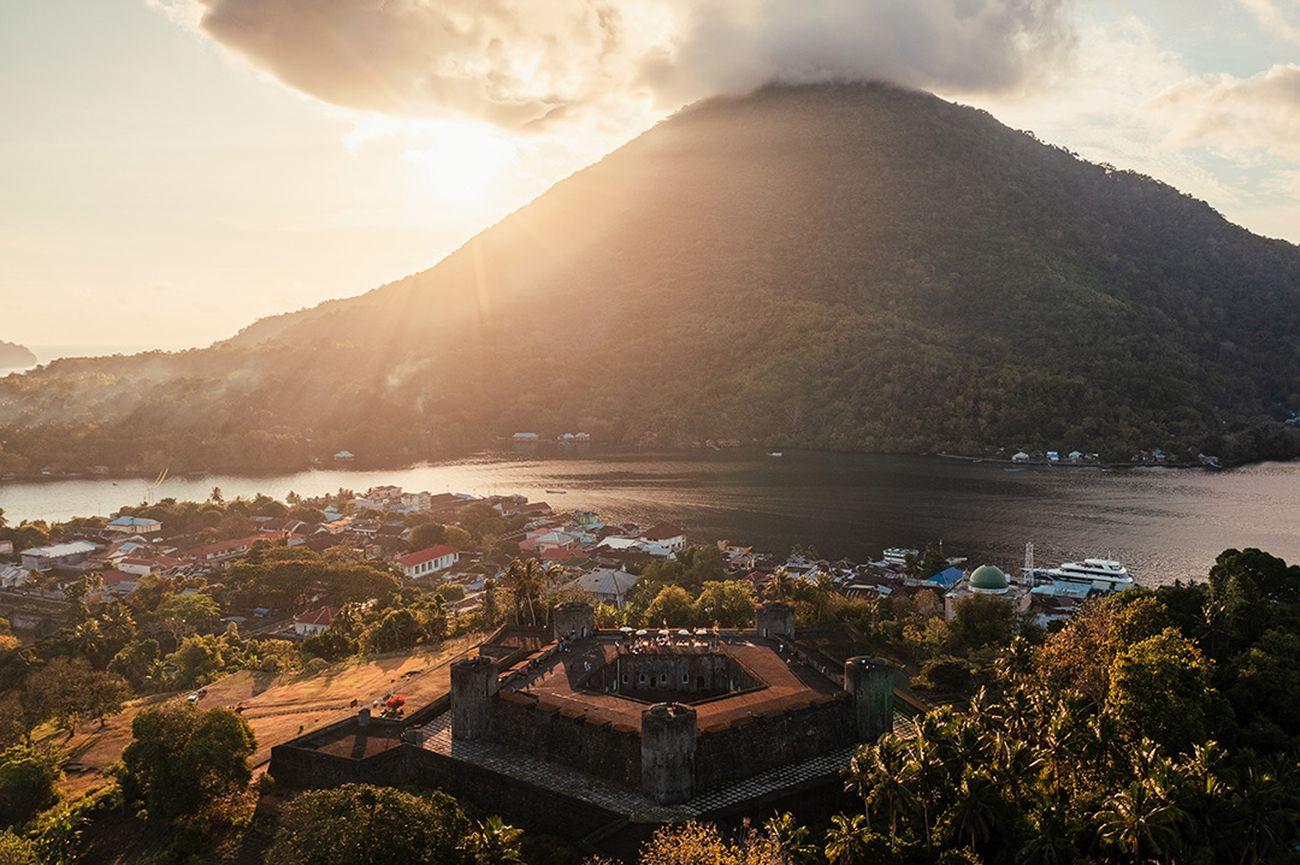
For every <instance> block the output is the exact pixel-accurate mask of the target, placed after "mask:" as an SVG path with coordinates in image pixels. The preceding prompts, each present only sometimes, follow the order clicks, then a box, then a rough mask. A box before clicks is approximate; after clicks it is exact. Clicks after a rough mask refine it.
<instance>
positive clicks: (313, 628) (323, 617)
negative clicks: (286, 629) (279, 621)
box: [293, 607, 334, 637]
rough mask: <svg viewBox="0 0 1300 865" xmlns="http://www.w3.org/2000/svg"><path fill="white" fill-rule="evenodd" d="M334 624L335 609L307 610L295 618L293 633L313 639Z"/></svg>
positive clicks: (319, 608)
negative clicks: (312, 637)
mask: <svg viewBox="0 0 1300 865" xmlns="http://www.w3.org/2000/svg"><path fill="white" fill-rule="evenodd" d="M333 623H334V608H333V607H318V608H317V609H314V610H305V611H303V612H301V613H299V614H298V615H296V616H294V617H293V632H294V633H295V634H297V635H299V636H301V637H311V636H314V635H316V634H319V633H320V632H321V631H325V630H328V629H329V626H330V625H331V624H333Z"/></svg>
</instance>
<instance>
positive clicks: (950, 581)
mask: <svg viewBox="0 0 1300 865" xmlns="http://www.w3.org/2000/svg"><path fill="white" fill-rule="evenodd" d="M964 576H966V575H965V574H964V573H963V572H962V569H961V568H956V567H951V566H950V567H947V568H944V569H943V570H942V571H940V572H939V573H937V574H931V575H930V576H929V577H927V578H926V580H925V581H926V582H927V583H932V584H934V585H936V586H939V587H940V588H943V589H951V588H952V587H953V586H955V585H957V584H958V583H959V582H961V579H962V577H964Z"/></svg>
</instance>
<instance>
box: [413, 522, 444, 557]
mask: <svg viewBox="0 0 1300 865" xmlns="http://www.w3.org/2000/svg"><path fill="white" fill-rule="evenodd" d="M446 542H447V527H446V526H444V525H442V524H441V523H423V524H421V525H418V526H416V527H415V528H413V529H411V539H410V541H408V542H407V549H409V550H411V551H412V552H414V551H415V550H423V549H426V548H427V547H432V546H434V545H436V544H445V543H446Z"/></svg>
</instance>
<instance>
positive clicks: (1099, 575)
mask: <svg viewBox="0 0 1300 865" xmlns="http://www.w3.org/2000/svg"><path fill="white" fill-rule="evenodd" d="M1024 574H1025V578H1026V579H1027V580H1029V581H1030V582H1034V583H1054V582H1064V583H1083V584H1086V585H1089V586H1091V588H1092V590H1093V591H1096V592H1122V591H1124V590H1125V589H1131V588H1133V587H1134V586H1136V585H1137V583H1136V582H1135V581H1134V580H1133V577H1132V576H1131V575H1130V574H1129V572H1128V568H1126V567H1124V565H1123V564H1122V563H1121V562H1117V561H1115V560H1114V559H1084V560H1083V561H1081V562H1065V563H1064V564H1061V565H1058V566H1056V567H1055V568H1039V567H1035V566H1034V545H1033V544H1029V545H1027V546H1026V548H1025V567H1024Z"/></svg>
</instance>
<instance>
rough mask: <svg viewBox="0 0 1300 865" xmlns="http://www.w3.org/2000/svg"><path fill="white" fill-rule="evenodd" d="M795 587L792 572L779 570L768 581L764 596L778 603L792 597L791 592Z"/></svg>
mask: <svg viewBox="0 0 1300 865" xmlns="http://www.w3.org/2000/svg"><path fill="white" fill-rule="evenodd" d="M793 585H794V580H793V578H792V577H791V576H790V572H789V571H787V570H786V569H785V568H777V569H776V570H775V571H773V572H772V577H771V579H769V580H768V581H767V586H766V588H765V591H764V594H766V595H767V596H768V597H769V598H772V599H773V600H777V601H783V600H785V599H786V598H788V597H790V590H791V588H792V587H793Z"/></svg>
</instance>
